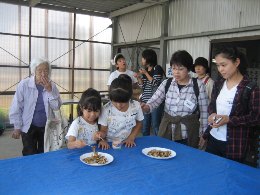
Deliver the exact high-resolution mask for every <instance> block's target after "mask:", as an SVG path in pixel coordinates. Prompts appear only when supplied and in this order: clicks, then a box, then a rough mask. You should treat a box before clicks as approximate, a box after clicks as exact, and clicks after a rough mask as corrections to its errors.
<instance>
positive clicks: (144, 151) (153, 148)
mask: <svg viewBox="0 0 260 195" xmlns="http://www.w3.org/2000/svg"><path fill="white" fill-rule="evenodd" d="M151 150H161V151H170V152H171V155H170V156H168V157H155V156H151V155H148V152H150V151H151ZM142 153H143V154H144V155H145V156H148V157H150V158H156V159H169V158H173V157H175V156H176V152H175V151H173V150H171V149H167V148H160V147H150V148H144V149H143V150H142Z"/></svg>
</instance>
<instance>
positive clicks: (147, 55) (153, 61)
mask: <svg viewBox="0 0 260 195" xmlns="http://www.w3.org/2000/svg"><path fill="white" fill-rule="evenodd" d="M142 57H143V58H144V59H145V60H146V63H147V64H149V65H151V66H156V65H157V64H158V63H157V54H156V52H155V51H154V50H152V49H146V50H144V51H143V52H142Z"/></svg>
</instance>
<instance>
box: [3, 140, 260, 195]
mask: <svg viewBox="0 0 260 195" xmlns="http://www.w3.org/2000/svg"><path fill="white" fill-rule="evenodd" d="M136 143H137V146H136V147H134V148H125V147H123V148H122V149H120V150H113V149H109V150H106V151H105V152H106V153H109V154H111V155H112V156H114V161H113V162H112V163H111V164H108V165H105V166H100V167H93V166H89V165H86V164H83V163H82V162H81V161H80V160H79V156H80V155H82V154H84V153H86V152H90V151H91V149H90V147H85V148H82V149H74V150H68V149H63V150H59V151H56V152H49V153H45V154H38V155H32V156H27V157H18V158H13V159H6V160H0V167H1V169H0V194H102V193H104V194H250V195H252V194H259V193H260V170H259V169H256V168H252V167H249V166H246V165H243V164H240V163H237V162H234V161H231V160H228V159H224V158H221V157H218V156H214V155H212V154H208V153H206V152H203V151H200V150H196V149H193V148H190V147H188V146H185V145H181V144H178V143H175V142H172V141H169V140H166V139H163V138H160V137H156V136H148V137H140V138H137V139H136ZM151 146H158V147H165V148H169V149H172V150H174V151H176V153H177V155H176V157H174V158H172V159H168V160H158V159H152V158H149V157H147V156H145V155H143V154H142V152H141V150H142V149H143V148H146V147H151Z"/></svg>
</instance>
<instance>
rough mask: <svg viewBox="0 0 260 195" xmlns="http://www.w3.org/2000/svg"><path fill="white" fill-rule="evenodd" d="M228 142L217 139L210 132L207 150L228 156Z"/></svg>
mask: <svg viewBox="0 0 260 195" xmlns="http://www.w3.org/2000/svg"><path fill="white" fill-rule="evenodd" d="M226 147H227V143H226V142H225V141H220V140H217V139H215V138H214V137H213V136H212V135H211V134H209V139H208V143H207V147H206V150H205V151H206V152H209V153H211V154H215V155H218V156H221V157H226V156H227V155H226V154H227V152H226Z"/></svg>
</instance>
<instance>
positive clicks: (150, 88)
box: [138, 65, 164, 103]
mask: <svg viewBox="0 0 260 195" xmlns="http://www.w3.org/2000/svg"><path fill="white" fill-rule="evenodd" d="M148 73H149V75H151V76H152V77H153V80H152V81H149V80H148V79H147V77H146V76H143V78H142V80H143V84H138V85H139V87H140V88H142V90H143V92H142V96H141V101H142V102H144V103H146V102H147V101H148V100H149V99H150V98H151V97H152V96H153V93H154V92H155V91H156V89H157V88H158V87H159V85H160V84H161V83H162V79H163V74H164V72H163V69H162V67H161V66H159V65H156V66H155V67H153V70H151V71H148Z"/></svg>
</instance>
